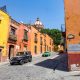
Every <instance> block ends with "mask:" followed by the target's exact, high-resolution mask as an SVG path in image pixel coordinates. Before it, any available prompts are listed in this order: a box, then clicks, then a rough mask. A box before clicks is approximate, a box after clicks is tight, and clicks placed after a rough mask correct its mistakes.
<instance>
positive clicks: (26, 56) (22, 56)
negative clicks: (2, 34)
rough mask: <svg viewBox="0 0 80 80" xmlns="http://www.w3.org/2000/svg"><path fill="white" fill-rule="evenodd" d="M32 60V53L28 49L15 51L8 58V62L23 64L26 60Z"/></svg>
mask: <svg viewBox="0 0 80 80" xmlns="http://www.w3.org/2000/svg"><path fill="white" fill-rule="evenodd" d="M31 61H32V55H31V52H30V51H23V52H17V54H16V56H15V57H12V58H11V59H10V64H11V65H13V64H16V63H18V64H21V65H22V64H24V63H26V62H31Z"/></svg>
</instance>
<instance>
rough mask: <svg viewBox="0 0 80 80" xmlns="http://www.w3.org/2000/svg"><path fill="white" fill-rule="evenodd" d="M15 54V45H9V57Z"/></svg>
mask: <svg viewBox="0 0 80 80" xmlns="http://www.w3.org/2000/svg"><path fill="white" fill-rule="evenodd" d="M13 56H14V45H9V54H8V57H9V59H10V58H11V57H13Z"/></svg>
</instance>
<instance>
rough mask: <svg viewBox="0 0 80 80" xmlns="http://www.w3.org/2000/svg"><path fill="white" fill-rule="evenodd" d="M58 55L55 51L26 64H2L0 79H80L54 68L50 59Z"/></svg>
mask: <svg viewBox="0 0 80 80" xmlns="http://www.w3.org/2000/svg"><path fill="white" fill-rule="evenodd" d="M57 56H58V55H56V54H55V53H54V54H52V55H51V56H50V57H41V56H37V57H34V58H33V61H32V62H30V63H26V64H24V65H13V66H11V65H9V63H7V64H4V65H0V80H80V76H73V75H72V76H71V75H69V74H70V73H69V72H63V71H59V70H55V71H54V70H53V68H52V66H53V64H52V63H50V60H52V59H53V58H54V57H57Z"/></svg>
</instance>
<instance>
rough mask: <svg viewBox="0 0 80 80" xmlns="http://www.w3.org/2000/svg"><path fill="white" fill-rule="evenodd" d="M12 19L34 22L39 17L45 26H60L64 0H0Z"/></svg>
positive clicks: (62, 19)
mask: <svg viewBox="0 0 80 80" xmlns="http://www.w3.org/2000/svg"><path fill="white" fill-rule="evenodd" d="M3 5H6V6H7V11H8V13H9V14H10V16H12V18H13V19H15V20H17V21H23V22H24V23H34V22H35V20H36V18H37V17H39V18H40V20H41V21H42V23H43V24H44V26H45V28H58V29H60V28H61V24H64V0H0V7H1V6H3Z"/></svg>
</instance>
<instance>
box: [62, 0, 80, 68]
mask: <svg viewBox="0 0 80 80" xmlns="http://www.w3.org/2000/svg"><path fill="white" fill-rule="evenodd" d="M64 4H65V23H66V42H67V50H68V64H69V68H71V65H72V64H75V65H76V66H77V64H79V65H80V57H79V56H80V50H79V47H78V46H75V45H79V44H80V0H64ZM69 34H73V35H74V36H75V37H74V38H73V39H70V40H69V39H68V38H67V37H68V35H69ZM69 45H73V47H74V48H73V50H71V51H70V50H69V49H70V47H69ZM74 49H78V51H74Z"/></svg>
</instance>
